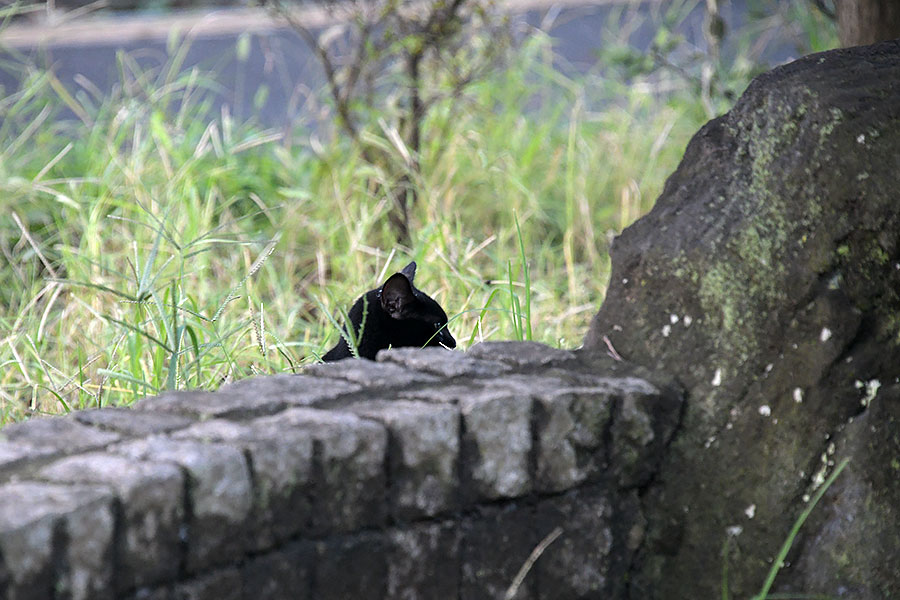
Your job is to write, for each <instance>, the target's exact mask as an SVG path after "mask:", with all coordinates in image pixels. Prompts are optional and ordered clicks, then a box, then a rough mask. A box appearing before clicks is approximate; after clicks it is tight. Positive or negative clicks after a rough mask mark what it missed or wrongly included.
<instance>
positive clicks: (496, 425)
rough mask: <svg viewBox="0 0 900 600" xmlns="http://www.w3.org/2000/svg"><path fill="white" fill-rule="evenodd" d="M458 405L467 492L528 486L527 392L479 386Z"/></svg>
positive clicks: (483, 496)
mask: <svg viewBox="0 0 900 600" xmlns="http://www.w3.org/2000/svg"><path fill="white" fill-rule="evenodd" d="M459 407H460V411H461V413H462V418H463V429H462V472H463V482H462V483H463V492H464V495H465V496H466V498H467V499H469V500H476V499H477V500H494V499H497V498H513V497H516V496H522V495H524V494H527V493H528V492H530V491H531V489H532V481H531V477H530V474H529V454H530V452H531V447H532V446H531V411H532V399H531V397H530V396H522V395H515V394H511V393H509V392H504V391H482V392H479V393H477V394H472V395H469V396H467V397H464V398H460V399H459Z"/></svg>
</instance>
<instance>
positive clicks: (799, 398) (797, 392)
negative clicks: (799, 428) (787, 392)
mask: <svg viewBox="0 0 900 600" xmlns="http://www.w3.org/2000/svg"><path fill="white" fill-rule="evenodd" d="M793 395H794V402H796V403H797V404H800V403H801V402H803V390H801V389H800V388H794V394H793Z"/></svg>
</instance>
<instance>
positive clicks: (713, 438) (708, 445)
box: [703, 435, 716, 448]
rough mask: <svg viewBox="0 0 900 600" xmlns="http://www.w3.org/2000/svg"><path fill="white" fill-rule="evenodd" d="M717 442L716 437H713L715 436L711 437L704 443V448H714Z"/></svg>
mask: <svg viewBox="0 0 900 600" xmlns="http://www.w3.org/2000/svg"><path fill="white" fill-rule="evenodd" d="M715 442H716V436H714V435H713V436H710V437H708V438H707V439H706V441H705V442H703V447H704V448H709V447H710V446H712V445H713V444H714V443H715Z"/></svg>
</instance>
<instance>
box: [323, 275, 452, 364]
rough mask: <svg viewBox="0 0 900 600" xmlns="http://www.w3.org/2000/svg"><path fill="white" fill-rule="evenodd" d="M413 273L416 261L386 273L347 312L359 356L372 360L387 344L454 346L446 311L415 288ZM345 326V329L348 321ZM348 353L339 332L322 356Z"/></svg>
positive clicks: (338, 356) (328, 357)
mask: <svg viewBox="0 0 900 600" xmlns="http://www.w3.org/2000/svg"><path fill="white" fill-rule="evenodd" d="M415 276H416V263H415V262H411V263H409V264H408V265H406V266H405V267H404V268H403V270H401V271H400V272H399V273H394V274H393V275H391V276H390V277H388V279H387V281H385V282H384V285H382V286H381V287H380V288H377V289H374V290H370V291H368V292H366V293H365V295H363V296H361V297H360V298H359V299H358V300H357V301H356V303H355V304H354V305H353V308H351V309H350V312H349V313H348V315H347V316H348V317H350V323H351V324H352V325H353V331H354V332H356V336H357V350H358V351H359V355H360V356H361V357H362V358H368V359H369V360H375V355H376V354H377V353H378V351H379V350H383V349H385V348H387V347H388V346H391V347H394V348H398V347H401V346H419V347H421V346H438V345H442V346H446V347H447V348H456V340H454V339H453V336H452V335H450V331H449V330H448V329H447V313H445V312H444V309H443V308H441V306H440V305H439V304H438V303H437V302H435V301H434V300H432V299H431V298H429V297H428V295H427V294H425V293H424V292H422V291H420V290H418V289H416V287H415V286H414V285H413V279H414V278H415ZM364 311H365V313H366V314H365V317H364V316H363V312H364ZM360 325H362V333H360ZM344 327H345V329H346V327H347V325H346V324H344ZM351 356H353V354H352V353H351V352H350V347H349V346H348V345H347V340H346V339H344V336H343V335H342V336H341V339H340V340H339V341H338V343H337V345H336V346H335V347H334V348H332V349H331V350H329V351H328V352H327V353H326V354H325V356H323V357H322V360H324V361H326V362H328V361H333V360H340V359H342V358H349V357H351Z"/></svg>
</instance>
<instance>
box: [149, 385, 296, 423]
mask: <svg viewBox="0 0 900 600" xmlns="http://www.w3.org/2000/svg"><path fill="white" fill-rule="evenodd" d="M248 381H253V380H248ZM287 405H288V402H287V400H286V399H285V398H283V397H279V396H275V395H267V394H255V393H252V394H251V393H247V394H243V393H240V392H236V391H227V390H226V389H225V387H224V386H223V388H222V389H221V390H219V391H217V392H199V391H192V392H165V393H163V394H160V395H159V396H152V397H149V398H143V399H141V400H138V401H137V402H136V403H135V404H134V408H135V409H136V410H146V411H153V412H161V413H174V414H176V415H184V416H188V417H191V418H192V419H213V418H223V419H251V418H253V417H257V416H260V415H271V414H273V413H277V412H278V411H280V410H284V408H285V407H287Z"/></svg>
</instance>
